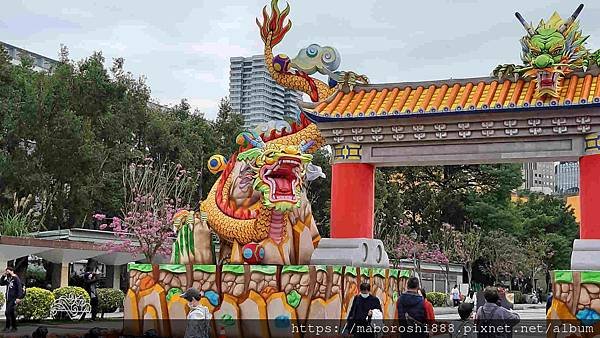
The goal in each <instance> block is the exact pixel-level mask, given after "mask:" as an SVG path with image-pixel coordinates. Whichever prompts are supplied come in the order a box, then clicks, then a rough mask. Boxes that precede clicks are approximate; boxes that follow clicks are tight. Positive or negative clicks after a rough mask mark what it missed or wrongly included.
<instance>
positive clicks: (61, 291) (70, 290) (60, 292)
mask: <svg viewBox="0 0 600 338" xmlns="http://www.w3.org/2000/svg"><path fill="white" fill-rule="evenodd" d="M52 292H53V293H54V298H55V299H58V298H60V297H62V296H69V295H72V294H74V295H76V296H78V297H83V299H85V300H86V301H87V302H88V303H89V302H90V295H89V294H88V293H87V291H85V290H84V289H83V288H80V287H79V286H63V287H62V288H58V289H54V291H52Z"/></svg>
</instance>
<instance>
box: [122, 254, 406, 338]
mask: <svg viewBox="0 0 600 338" xmlns="http://www.w3.org/2000/svg"><path fill="white" fill-rule="evenodd" d="M409 276H410V271H408V270H398V269H380V268H357V267H344V266H324V265H285V266H277V265H180V264H161V265H150V264H130V265H129V283H130V289H129V290H128V291H127V295H126V296H125V301H124V304H125V306H124V317H125V319H126V320H125V326H126V327H125V333H126V334H132V335H141V334H143V333H144V332H146V331H148V330H151V329H154V330H156V331H157V332H158V334H159V335H160V336H165V337H167V336H172V337H179V336H183V334H184V329H185V327H184V326H182V325H175V322H177V321H179V320H181V319H185V318H186V314H187V312H188V311H189V308H188V305H187V301H185V300H184V299H182V298H181V297H180V294H181V293H182V292H184V291H185V290H186V289H187V288H189V287H194V288H197V289H198V290H200V291H201V293H202V295H203V297H202V299H201V301H200V302H201V303H202V304H203V305H205V306H206V307H208V308H209V310H210V312H211V313H212V314H213V320H212V325H213V329H215V330H217V331H215V332H220V331H221V329H224V331H225V334H226V336H227V337H246V336H257V335H260V336H261V337H271V336H280V335H281V334H284V335H287V334H290V335H291V332H292V331H291V327H292V325H300V324H303V323H305V321H306V320H309V319H310V320H333V322H328V323H331V324H333V323H335V322H336V321H338V320H339V324H340V325H343V324H344V320H345V318H346V317H347V312H348V310H349V309H350V307H351V306H352V300H353V298H354V296H355V295H356V294H358V292H359V289H358V286H359V285H360V283H363V282H368V283H370V284H371V292H372V294H373V295H375V296H376V297H378V298H379V300H380V302H381V305H382V308H383V312H384V317H385V318H387V319H393V318H395V317H396V307H395V304H396V300H397V298H398V295H399V293H400V292H401V291H402V290H404V289H405V287H406V281H407V279H408V277H409ZM247 319H250V320H249V321H246V320H247ZM252 319H254V321H253V320H252ZM256 319H261V321H256ZM179 323H181V322H179ZM256 325H258V327H259V329H260V330H261V332H260V333H258V332H254V331H255V330H256V328H257V326H256ZM245 326H252V333H250V328H249V327H248V328H247V329H248V330H245Z"/></svg>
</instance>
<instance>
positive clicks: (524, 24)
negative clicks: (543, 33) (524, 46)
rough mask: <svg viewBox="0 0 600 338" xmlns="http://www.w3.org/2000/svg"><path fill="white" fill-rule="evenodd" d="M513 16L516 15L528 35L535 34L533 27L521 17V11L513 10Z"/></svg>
mask: <svg viewBox="0 0 600 338" xmlns="http://www.w3.org/2000/svg"><path fill="white" fill-rule="evenodd" d="M515 16H516V17H517V19H518V20H519V22H520V23H521V25H523V27H525V30H526V31H527V34H529V36H533V35H534V34H535V29H533V27H531V25H530V24H528V23H527V21H525V19H523V16H522V15H521V13H519V12H515Z"/></svg>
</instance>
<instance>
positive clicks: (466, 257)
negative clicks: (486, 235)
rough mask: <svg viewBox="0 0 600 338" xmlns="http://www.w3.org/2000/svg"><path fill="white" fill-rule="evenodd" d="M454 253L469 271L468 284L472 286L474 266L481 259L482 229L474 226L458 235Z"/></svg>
mask: <svg viewBox="0 0 600 338" xmlns="http://www.w3.org/2000/svg"><path fill="white" fill-rule="evenodd" d="M454 252H455V253H456V256H457V258H458V261H459V262H462V264H463V268H464V269H465V271H467V283H469V285H470V284H471V280H472V278H473V264H474V263H475V261H476V260H478V259H479V258H481V252H482V248H481V229H480V228H479V227H478V226H476V225H474V226H472V227H471V228H470V229H469V230H468V231H467V232H466V233H458V234H457V236H456V237H455V242H454Z"/></svg>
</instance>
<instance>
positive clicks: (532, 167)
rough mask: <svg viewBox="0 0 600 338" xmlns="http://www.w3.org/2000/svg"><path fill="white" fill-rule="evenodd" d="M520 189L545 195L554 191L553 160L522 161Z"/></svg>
mask: <svg viewBox="0 0 600 338" xmlns="http://www.w3.org/2000/svg"><path fill="white" fill-rule="evenodd" d="M521 171H522V173H523V186H522V187H521V188H522V189H525V190H529V191H532V192H541V193H544V194H547V195H550V194H553V193H554V186H555V172H554V162H533V163H523V168H522V170H521Z"/></svg>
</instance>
